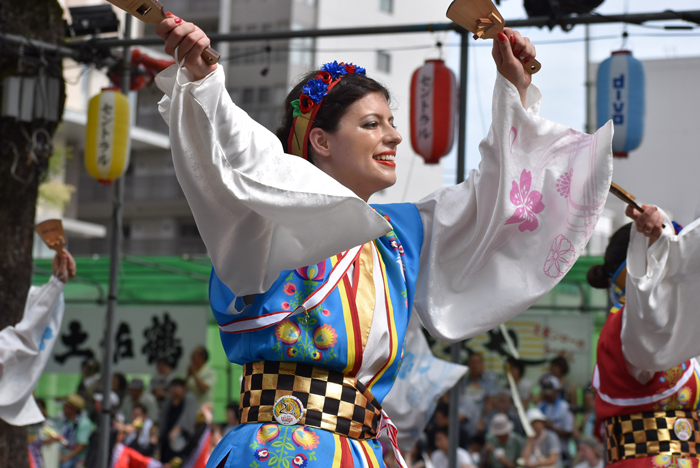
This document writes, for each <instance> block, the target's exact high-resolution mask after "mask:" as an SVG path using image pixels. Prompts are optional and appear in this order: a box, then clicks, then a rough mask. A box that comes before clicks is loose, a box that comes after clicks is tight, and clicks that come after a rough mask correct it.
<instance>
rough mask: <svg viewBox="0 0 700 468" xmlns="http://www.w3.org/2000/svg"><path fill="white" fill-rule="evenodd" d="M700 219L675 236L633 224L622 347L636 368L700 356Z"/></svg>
mask: <svg viewBox="0 0 700 468" xmlns="http://www.w3.org/2000/svg"><path fill="white" fill-rule="evenodd" d="M698 226H700V220H696V221H695V222H693V223H692V224H690V225H689V226H688V227H686V228H685V229H683V230H682V231H681V232H680V234H679V235H675V233H674V230H673V227H672V224H671V220H670V219H669V218H668V217H667V216H666V229H665V230H664V232H663V234H662V235H661V237H660V238H659V240H657V241H656V242H654V244H653V245H652V246H651V247H649V248H647V245H648V244H649V242H648V239H647V238H646V237H644V235H642V234H640V233H638V232H637V230H636V229H635V228H634V226H633V227H632V235H631V238H630V244H629V248H628V251H627V285H626V304H625V311H624V315H623V317H622V320H623V322H622V333H621V339H622V351H623V352H624V355H625V358H626V359H627V362H628V363H629V364H631V365H632V366H634V367H635V368H637V369H643V370H645V371H648V372H651V373H654V372H658V371H665V370H667V369H669V368H671V367H673V366H677V365H678V364H680V363H682V362H684V361H686V360H688V359H690V358H693V357H695V356H698V355H700V340H699V339H698V336H699V334H700V288H699V287H698V285H699V284H700V228H699V227H698Z"/></svg>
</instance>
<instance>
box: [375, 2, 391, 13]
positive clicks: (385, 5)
mask: <svg viewBox="0 0 700 468" xmlns="http://www.w3.org/2000/svg"><path fill="white" fill-rule="evenodd" d="M379 10H380V11H386V12H387V13H393V12H394V0H379Z"/></svg>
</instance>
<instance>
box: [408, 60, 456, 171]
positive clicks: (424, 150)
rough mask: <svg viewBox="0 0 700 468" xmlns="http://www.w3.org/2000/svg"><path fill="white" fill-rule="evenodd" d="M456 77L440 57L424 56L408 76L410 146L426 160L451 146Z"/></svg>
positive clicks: (436, 157) (433, 161)
mask: <svg viewBox="0 0 700 468" xmlns="http://www.w3.org/2000/svg"><path fill="white" fill-rule="evenodd" d="M457 103H458V97H457V78H456V77H455V74H454V73H452V70H450V69H449V68H447V67H446V66H445V62H444V61H442V60H427V61H426V62H425V65H423V66H422V67H420V68H419V69H418V70H416V71H415V72H414V73H413V78H411V146H413V150H414V151H415V152H416V153H418V154H420V155H421V156H423V159H425V162H426V164H437V163H438V162H439V161H440V158H441V157H443V156H445V155H446V154H447V153H449V152H450V150H451V149H452V144H453V143H454V136H455V120H456V119H455V117H456V114H457Z"/></svg>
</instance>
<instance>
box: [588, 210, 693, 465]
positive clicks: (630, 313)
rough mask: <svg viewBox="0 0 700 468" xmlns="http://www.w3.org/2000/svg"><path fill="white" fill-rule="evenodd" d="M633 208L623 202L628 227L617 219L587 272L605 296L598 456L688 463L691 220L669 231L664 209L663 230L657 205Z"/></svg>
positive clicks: (596, 380) (620, 461)
mask: <svg viewBox="0 0 700 468" xmlns="http://www.w3.org/2000/svg"><path fill="white" fill-rule="evenodd" d="M643 208H644V209H645V211H644V213H641V214H640V213H639V212H638V211H636V210H634V209H633V208H632V207H628V208H627V214H628V215H629V216H630V217H632V218H633V219H635V223H634V227H633V225H632V224H628V225H626V226H624V227H622V228H620V230H618V231H617V232H616V233H615V234H614V235H613V237H612V238H611V240H610V244H609V245H608V248H607V249H606V251H605V263H604V264H603V265H598V266H595V267H593V268H591V270H590V271H589V272H588V281H589V283H590V284H591V286H593V287H598V288H604V289H609V290H610V295H611V299H612V302H613V304H614V305H613V307H612V309H611V311H610V315H609V316H608V319H607V321H606V322H605V326H604V327H603V330H602V332H601V334H600V340H599V341H598V359H597V365H596V368H595V371H594V375H593V386H594V387H595V388H596V389H597V391H598V393H597V397H596V414H597V418H598V421H599V422H600V423H602V424H603V426H604V427H603V428H601V432H603V431H604V438H605V441H606V444H605V447H606V453H605V455H606V457H607V464H612V463H614V464H615V466H616V467H621V468H624V467H628V466H631V467H649V468H652V467H656V468H665V467H669V468H691V467H697V465H698V459H697V455H698V452H697V449H696V442H698V441H700V432H698V430H699V429H700V427H699V426H698V415H697V409H698V408H699V407H700V406H699V404H698V400H699V398H700V388H699V387H700V385H698V382H699V379H700V374H699V373H698V363H697V361H696V360H695V358H694V356H696V355H698V354H700V345H699V344H698V340H697V338H696V337H697V329H698V321H697V316H696V315H697V308H698V303H699V302H698V297H697V296H698V293H697V292H696V291H697V281H698V274H699V273H700V268H698V267H699V265H698V260H697V259H698V258H700V243H699V242H698V241H699V240H700V239H698V236H699V231H698V230H697V229H695V226H697V224H698V223H697V222H696V223H693V224H692V225H691V226H689V228H688V229H685V230H683V231H682V232H681V233H680V234H678V233H677V232H675V231H674V228H673V227H672V226H673V223H672V222H671V221H670V220H669V219H667V218H666V220H665V223H666V226H667V227H666V229H665V230H663V229H662V223H663V221H664V215H663V214H662V212H661V211H659V210H658V209H657V208H656V207H653V206H651V207H646V206H643ZM639 233H642V234H643V235H640V234H639ZM645 236H646V237H648V238H649V240H648V242H647V240H646V239H645ZM647 243H648V246H647Z"/></svg>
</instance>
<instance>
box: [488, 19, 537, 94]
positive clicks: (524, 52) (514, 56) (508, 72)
mask: <svg viewBox="0 0 700 468" xmlns="http://www.w3.org/2000/svg"><path fill="white" fill-rule="evenodd" d="M492 55H493V60H494V62H496V68H498V71H499V73H500V74H501V75H503V77H504V78H505V79H507V80H508V81H510V82H511V83H513V85H514V86H515V87H516V88H517V89H518V92H519V93H520V100H521V101H522V103H523V106H524V105H525V98H526V96H527V88H528V87H529V86H530V83H531V82H532V75H531V74H530V73H528V72H527V71H525V67H523V63H522V62H521V59H522V60H523V62H525V63H527V62H529V61H530V60H532V59H534V58H535V55H536V51H535V46H533V45H532V44H530V39H528V38H527V37H523V36H522V35H521V34H520V33H519V32H518V31H516V30H514V29H511V28H503V32H502V33H499V34H498V37H497V38H496V40H495V41H493V51H492Z"/></svg>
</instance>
